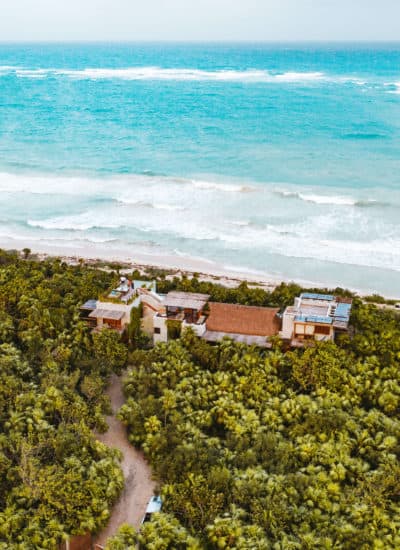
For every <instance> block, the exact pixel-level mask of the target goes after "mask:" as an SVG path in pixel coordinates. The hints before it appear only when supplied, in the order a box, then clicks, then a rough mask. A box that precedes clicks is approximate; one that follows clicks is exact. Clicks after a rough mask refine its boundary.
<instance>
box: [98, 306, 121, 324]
mask: <svg viewBox="0 0 400 550" xmlns="http://www.w3.org/2000/svg"><path fill="white" fill-rule="evenodd" d="M124 315H125V312H124V311H119V310H116V309H103V308H97V309H95V310H94V311H92V313H90V314H89V317H90V318H92V319H110V320H111V319H112V320H113V321H120V320H121V319H122V318H123V317H124Z"/></svg>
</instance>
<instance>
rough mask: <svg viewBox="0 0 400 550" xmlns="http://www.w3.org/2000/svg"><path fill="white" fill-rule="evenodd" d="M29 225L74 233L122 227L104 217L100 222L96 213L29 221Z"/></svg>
mask: <svg viewBox="0 0 400 550" xmlns="http://www.w3.org/2000/svg"><path fill="white" fill-rule="evenodd" d="M27 224H28V225H29V226H31V227H39V228H41V229H53V230H54V229H59V230H72V231H87V230H88V229H99V228H107V229H119V228H120V227H121V225H120V224H119V223H116V222H111V221H107V220H106V219H105V218H104V216H103V217H102V218H101V220H99V221H98V220H97V213H96V212H85V213H83V214H78V215H76V216H60V217H54V218H48V219H45V220H27Z"/></svg>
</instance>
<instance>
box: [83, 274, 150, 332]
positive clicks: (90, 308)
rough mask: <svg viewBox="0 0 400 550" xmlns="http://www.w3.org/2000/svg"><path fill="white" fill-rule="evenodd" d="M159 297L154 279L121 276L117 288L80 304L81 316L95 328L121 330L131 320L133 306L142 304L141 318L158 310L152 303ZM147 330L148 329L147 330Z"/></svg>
mask: <svg viewBox="0 0 400 550" xmlns="http://www.w3.org/2000/svg"><path fill="white" fill-rule="evenodd" d="M160 302H161V299H160V298H159V297H158V295H157V293H156V282H155V281H130V280H129V279H127V278H125V277H121V279H120V284H119V286H118V287H117V288H115V289H113V290H111V291H110V292H109V293H108V294H107V295H106V296H102V297H101V298H100V299H99V300H89V301H87V302H86V303H85V304H83V306H81V308H80V310H81V314H82V318H84V319H85V320H86V321H87V322H88V323H89V324H90V326H92V327H93V328H95V329H97V330H101V329H102V328H103V327H108V328H113V329H115V330H118V331H119V332H123V331H124V330H125V328H126V327H127V326H128V324H129V323H130V320H131V311H132V309H133V308H134V307H138V306H140V304H142V305H143V319H144V318H145V317H146V316H148V311H147V310H148V309H150V311H151V316H153V315H154V313H155V312H156V311H158V309H157V307H155V306H154V304H157V303H158V304H159V303H160ZM147 332H148V331H147Z"/></svg>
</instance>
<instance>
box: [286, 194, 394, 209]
mask: <svg viewBox="0 0 400 550" xmlns="http://www.w3.org/2000/svg"><path fill="white" fill-rule="evenodd" d="M276 193H277V194H278V195H281V196H282V197H286V198H292V199H298V200H301V201H304V202H311V203H314V204H319V205H333V206H355V207H360V208H362V207H373V206H388V204H387V203H385V202H382V201H378V200H376V199H356V198H353V197H350V196H346V195H318V194H314V193H302V192H298V191H276Z"/></svg>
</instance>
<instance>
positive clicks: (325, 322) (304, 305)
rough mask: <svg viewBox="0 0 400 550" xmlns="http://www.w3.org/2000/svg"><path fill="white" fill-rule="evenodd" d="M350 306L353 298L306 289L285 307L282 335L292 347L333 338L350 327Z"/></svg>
mask: <svg viewBox="0 0 400 550" xmlns="http://www.w3.org/2000/svg"><path fill="white" fill-rule="evenodd" d="M351 306H352V300H351V299H350V298H342V297H335V296H333V295H331V294H317V293H307V292H305V293H303V294H301V295H300V296H299V297H297V298H296V299H295V302H294V305H293V306H289V307H287V308H286V309H285V311H284V313H283V316H282V330H281V332H280V333H279V334H280V337H281V338H282V339H284V340H286V341H289V342H290V345H291V346H292V347H301V346H304V344H306V343H307V342H308V341H333V340H334V339H335V336H336V335H337V334H339V333H341V332H346V331H347V330H348V328H349V321H350V314H351Z"/></svg>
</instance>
